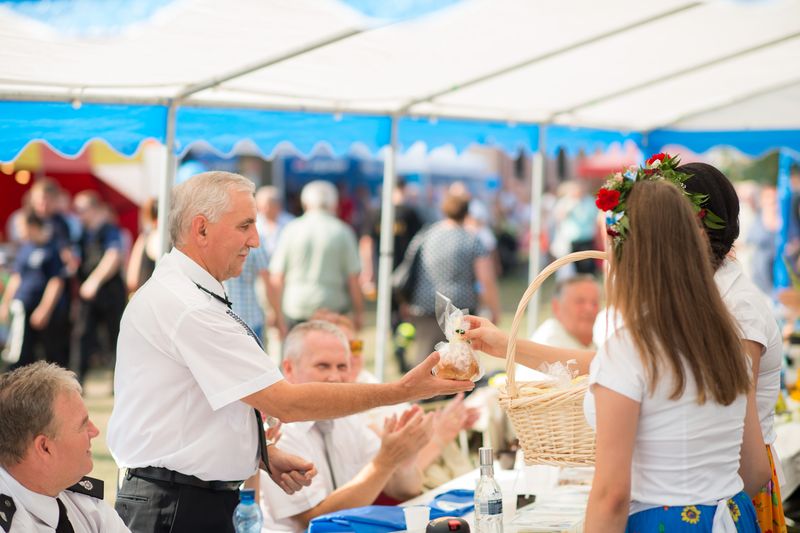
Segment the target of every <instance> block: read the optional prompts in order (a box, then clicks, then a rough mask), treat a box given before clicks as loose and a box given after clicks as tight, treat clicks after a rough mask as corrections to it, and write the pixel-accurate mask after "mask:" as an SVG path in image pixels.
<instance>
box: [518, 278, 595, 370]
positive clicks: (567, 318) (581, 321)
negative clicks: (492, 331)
mask: <svg viewBox="0 0 800 533" xmlns="http://www.w3.org/2000/svg"><path fill="white" fill-rule="evenodd" d="M551 305H552V310H553V317H552V318H548V319H547V320H545V321H544V322H543V323H542V325H541V326H539V328H538V329H537V330H536V331H535V332H534V333H533V336H532V337H531V340H532V341H534V342H538V343H539V344H547V345H549V346H557V347H559V348H570V349H575V350H596V349H597V346H596V345H595V343H594V340H593V338H592V337H593V333H594V332H593V328H594V323H595V320H596V319H597V314H598V312H599V311H600V284H599V283H598V282H597V280H596V279H595V277H594V276H592V275H589V274H578V275H575V276H572V277H569V278H566V279H563V280H559V281H558V283H557V284H556V290H555V293H554V294H553V299H552V301H551ZM540 377H541V374H538V373H536V372H535V371H532V370H531V369H529V368H528V367H526V366H523V365H517V379H520V380H522V381H527V380H532V381H534V380H537V379H539V378H540Z"/></svg>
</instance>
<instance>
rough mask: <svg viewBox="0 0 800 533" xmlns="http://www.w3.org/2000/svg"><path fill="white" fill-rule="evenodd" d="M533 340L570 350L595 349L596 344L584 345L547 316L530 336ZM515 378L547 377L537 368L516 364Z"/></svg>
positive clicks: (533, 379)
mask: <svg viewBox="0 0 800 533" xmlns="http://www.w3.org/2000/svg"><path fill="white" fill-rule="evenodd" d="M531 340H532V341H533V342H536V343H539V344H546V345H547V346H556V347H557V348H569V349H572V350H596V349H597V346H596V345H595V344H594V342H591V343H590V344H589V345H588V346H586V345H584V344H582V343H581V341H579V340H578V339H576V338H575V337H573V336H572V335H570V333H569V332H568V331H567V330H566V329H564V325H563V324H562V323H561V322H559V321H558V320H557V319H555V318H548V319H547V320H545V321H544V322H542V324H541V325H540V326H539V327H538V328H536V331H534V332H533V335H532V336H531ZM516 376H517V380H518V381H542V380H546V379H548V377H547V375H545V374H542V373H541V372H539V371H538V370H533V369H531V368H528V367H527V366H525V365H520V364H517V374H516Z"/></svg>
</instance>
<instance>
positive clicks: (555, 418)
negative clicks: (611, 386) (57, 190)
mask: <svg viewBox="0 0 800 533" xmlns="http://www.w3.org/2000/svg"><path fill="white" fill-rule="evenodd" d="M583 259H606V254H605V252H596V251H586V252H575V253H572V254H569V255H565V256H564V257H561V258H560V259H557V260H556V261H554V262H553V263H551V264H550V265H548V266H547V267H546V268H545V269H544V270H542V272H541V273H539V275H538V276H536V279H534V280H533V282H532V283H531V284H530V286H529V287H528V289H527V290H526V291H525V294H523V295H522V300H520V302H519V306H517V312H516V314H515V315H514V322H513V323H512V325H511V333H510V334H509V336H508V349H507V350H506V374H507V376H508V381H507V383H506V386H505V387H503V388H501V389H500V394H499V400H500V405H501V406H502V407H503V409H505V411H506V413H508V417H509V418H510V419H511V422H512V424H513V425H514V430H515V431H516V433H517V437H518V438H519V442H520V446H521V447H522V450H523V452H524V454H525V463H527V464H529V465H531V464H539V465H552V466H589V465H593V464H594V431H593V430H592V428H591V427H589V425H588V424H587V423H586V420H585V419H584V416H583V397H584V396H585V394H586V389H587V387H588V381H587V380H586V379H585V378H582V379H580V378H579V379H578V380H576V381H575V382H574V386H572V387H569V388H566V389H555V388H552V387H551V386H550V385H549V384H547V383H546V382H524V383H517V381H516V379H515V374H516V364H515V361H514V359H515V356H516V347H517V333H518V332H519V327H520V325H521V323H522V319H523V318H524V315H525V309H526V308H527V307H528V303H529V302H530V301H531V298H532V297H533V294H534V293H535V292H536V291H537V290H538V289H539V287H541V285H542V283H544V281H545V280H546V279H547V278H548V277H549V276H550V275H551V274H552V273H553V272H555V271H556V270H558V269H559V268H560V267H562V266H564V265H566V264H568V263H573V262H575V261H581V260H583Z"/></svg>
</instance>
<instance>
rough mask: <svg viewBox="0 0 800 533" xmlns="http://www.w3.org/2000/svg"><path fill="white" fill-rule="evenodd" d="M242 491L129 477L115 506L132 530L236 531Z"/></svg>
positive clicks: (159, 532) (175, 532) (168, 532)
mask: <svg viewBox="0 0 800 533" xmlns="http://www.w3.org/2000/svg"><path fill="white" fill-rule="evenodd" d="M238 503H239V492H238V491H235V490H230V491H213V490H209V489H201V488H197V487H190V486H189V485H179V484H177V483H170V482H168V481H150V480H147V479H142V478H138V477H129V476H125V479H124V480H123V482H122V487H121V488H120V489H119V492H118V493H117V501H116V503H115V504H114V509H115V510H116V511H117V513H118V514H119V516H120V517H121V518H122V521H123V522H125V525H127V526H128V529H130V530H131V532H132V533H234V529H233V511H234V509H236V505H237V504H238Z"/></svg>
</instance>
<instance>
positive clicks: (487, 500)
mask: <svg viewBox="0 0 800 533" xmlns="http://www.w3.org/2000/svg"><path fill="white" fill-rule="evenodd" d="M478 455H479V457H480V463H481V477H480V479H479V480H478V487H477V488H476V489H475V528H476V529H477V533H502V532H503V494H502V492H501V491H500V485H498V484H497V480H495V479H494V455H493V454H492V449H491V448H481V449H480V450H478Z"/></svg>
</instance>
